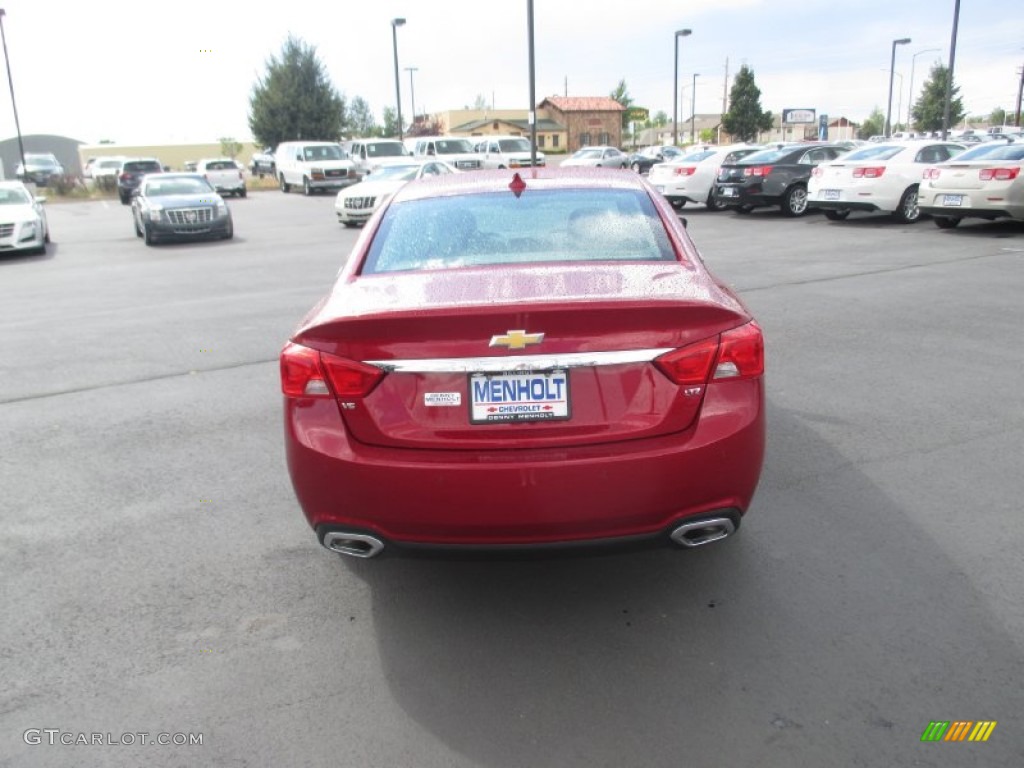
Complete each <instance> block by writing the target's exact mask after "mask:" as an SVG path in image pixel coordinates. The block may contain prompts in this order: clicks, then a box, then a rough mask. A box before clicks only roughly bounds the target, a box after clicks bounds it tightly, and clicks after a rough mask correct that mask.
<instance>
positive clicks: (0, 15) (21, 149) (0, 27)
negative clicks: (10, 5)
mask: <svg viewBox="0 0 1024 768" xmlns="http://www.w3.org/2000/svg"><path fill="white" fill-rule="evenodd" d="M6 15H7V12H6V11H4V9H3V8H0V37H2V38H3V41H4V61H5V62H6V64H7V84H8V85H9V86H10V87H11V106H12V107H13V108H14V129H15V130H16V131H17V132H18V155H19V156H20V157H21V170H22V171H24V170H25V146H24V145H23V144H22V143H21V123H19V122H18V105H17V103H16V102H15V101H14V79H13V78H12V77H11V60H10V58H8V56H7V33H6V32H4V16H6Z"/></svg>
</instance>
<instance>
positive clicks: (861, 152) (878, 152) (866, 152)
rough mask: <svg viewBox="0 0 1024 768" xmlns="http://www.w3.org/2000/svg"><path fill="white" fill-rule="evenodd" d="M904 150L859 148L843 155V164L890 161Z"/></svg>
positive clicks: (882, 146) (895, 146) (883, 146)
mask: <svg viewBox="0 0 1024 768" xmlns="http://www.w3.org/2000/svg"><path fill="white" fill-rule="evenodd" d="M904 149H905V147H904V146H902V145H900V144H876V145H874V146H871V147H861V148H860V149H855V150H853V151H852V152H850V153H848V154H846V155H844V156H843V162H844V163H856V162H858V161H861V160H891V159H892V158H894V157H896V155H898V154H899V153H900V152H902V151H903V150H904ZM748 159H749V158H748Z"/></svg>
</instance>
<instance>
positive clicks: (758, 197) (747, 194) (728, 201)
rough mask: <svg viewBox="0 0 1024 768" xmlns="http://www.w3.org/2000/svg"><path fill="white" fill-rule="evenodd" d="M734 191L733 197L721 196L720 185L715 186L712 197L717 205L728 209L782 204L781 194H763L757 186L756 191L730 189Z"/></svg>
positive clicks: (743, 188)
mask: <svg viewBox="0 0 1024 768" xmlns="http://www.w3.org/2000/svg"><path fill="white" fill-rule="evenodd" d="M732 189H735V190H736V194H735V195H723V194H721V190H722V185H719V184H716V185H715V186H714V197H715V200H716V201H717V202H718V203H721V204H722V205H726V206H730V207H739V206H741V205H749V206H752V207H754V208H764V207H767V206H773V205H778V204H779V203H780V202H782V195H781V194H777V195H776V194H771V193H768V192H765V191H764V190H763V188H762V187H760V186H758V189H757V190H756V191H755V190H749V189H747V188H745V187H732Z"/></svg>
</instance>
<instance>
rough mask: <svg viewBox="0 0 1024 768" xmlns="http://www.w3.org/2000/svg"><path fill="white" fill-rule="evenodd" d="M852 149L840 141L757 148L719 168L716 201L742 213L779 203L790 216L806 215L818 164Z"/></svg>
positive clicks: (715, 192)
mask: <svg viewBox="0 0 1024 768" xmlns="http://www.w3.org/2000/svg"><path fill="white" fill-rule="evenodd" d="M849 151H850V148H849V147H844V146H842V145H840V144H785V145H781V146H776V147H772V148H771V149H762V150H761V151H759V152H754V153H753V154H751V155H747V156H746V157H744V158H743V160H741V161H740V162H738V163H731V164H729V165H723V166H722V167H721V168H720V169H719V171H718V178H717V179H716V180H715V186H714V202H715V203H716V204H717V205H719V206H721V207H723V208H732V209H733V210H734V211H736V212H738V213H750V211H752V210H754V209H755V208H762V207H765V206H770V205H777V206H779V207H780V208H782V212H783V213H784V214H786V215H787V216H803V215H804V214H805V213H806V212H807V181H808V180H809V179H810V178H811V171H812V170H814V166H816V165H817V164H818V163H825V162H828V161H829V160H835V159H836V158H837V157H839V156H840V155H842V154H843V153H845V152H849Z"/></svg>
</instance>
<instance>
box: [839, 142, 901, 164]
mask: <svg viewBox="0 0 1024 768" xmlns="http://www.w3.org/2000/svg"><path fill="white" fill-rule="evenodd" d="M904 149H906V147H904V146H903V145H901V144H880V145H878V146H876V147H862V148H861V149H855V150H854V151H853V152H850V153H848V154H847V155H845V156H844V157H843V161H844V162H857V161H859V160H891V159H892V158H894V157H896V155H898V154H899V153H900V152H902V151H903V150H904Z"/></svg>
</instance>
